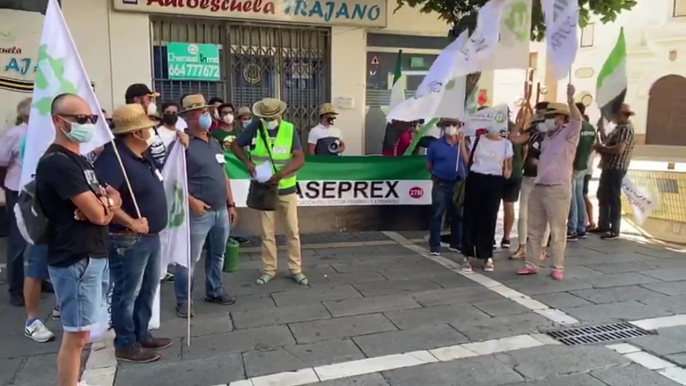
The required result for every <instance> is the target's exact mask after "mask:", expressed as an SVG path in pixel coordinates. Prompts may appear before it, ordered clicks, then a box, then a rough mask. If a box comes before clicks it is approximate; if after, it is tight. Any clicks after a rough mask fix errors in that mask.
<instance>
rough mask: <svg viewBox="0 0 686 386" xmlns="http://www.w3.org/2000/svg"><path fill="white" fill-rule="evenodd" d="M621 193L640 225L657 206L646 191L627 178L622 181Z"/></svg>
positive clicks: (655, 201)
mask: <svg viewBox="0 0 686 386" xmlns="http://www.w3.org/2000/svg"><path fill="white" fill-rule="evenodd" d="M622 191H623V192H624V194H626V198H627V200H629V203H631V206H632V207H633V209H634V210H633V212H634V218H635V219H636V222H638V223H639V224H642V223H643V222H644V221H645V220H646V219H647V218H648V217H650V214H651V213H652V212H653V209H655V207H656V206H657V200H655V199H654V198H653V197H652V195H651V194H650V193H649V192H648V191H646V190H645V189H643V188H641V187H640V186H637V185H636V184H634V183H633V181H631V180H630V179H629V177H624V179H622Z"/></svg>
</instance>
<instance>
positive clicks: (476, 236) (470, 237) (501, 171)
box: [460, 130, 512, 272]
mask: <svg viewBox="0 0 686 386" xmlns="http://www.w3.org/2000/svg"><path fill="white" fill-rule="evenodd" d="M472 142H473V145H472V146H471V149H468V148H467V145H466V144H465V141H460V146H461V147H462V149H461V150H462V151H461V154H462V157H463V158H464V160H465V162H466V163H467V165H468V170H469V172H468V174H467V181H466V185H465V197H464V218H463V221H464V222H463V227H462V254H463V255H464V257H465V258H464V262H463V264H462V270H463V271H465V272H471V271H472V266H471V264H470V262H469V258H477V259H480V260H483V261H484V270H485V271H488V272H492V271H493V270H494V269H495V265H494V264H493V240H494V237H495V224H496V221H497V219H498V208H499V207H500V199H501V198H502V194H503V186H504V184H505V180H506V179H508V178H510V175H511V174H512V143H511V142H510V141H508V140H507V139H505V138H503V137H501V136H500V133H499V131H498V130H492V131H489V132H488V133H486V134H483V135H477V137H476V139H475V140H474V141H472ZM472 152H473V153H474V154H473V155H472Z"/></svg>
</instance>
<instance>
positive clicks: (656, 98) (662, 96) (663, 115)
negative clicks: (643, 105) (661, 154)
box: [646, 75, 686, 146]
mask: <svg viewBox="0 0 686 386" xmlns="http://www.w3.org/2000/svg"><path fill="white" fill-rule="evenodd" d="M685 106H686V78H684V77H683V76H680V75H667V76H664V77H662V78H660V79H658V80H657V81H656V82H655V83H654V84H653V86H652V87H651V88H650V101H649V103H648V125H647V130H646V144H648V145H669V146H686V108H685Z"/></svg>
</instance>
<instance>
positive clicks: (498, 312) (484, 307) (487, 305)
mask: <svg viewBox="0 0 686 386" xmlns="http://www.w3.org/2000/svg"><path fill="white" fill-rule="evenodd" d="M472 305H473V306H474V307H476V308H478V309H480V310H481V311H483V312H485V313H487V314H488V315H490V316H508V315H518V314H525V313H527V312H529V309H528V308H526V307H524V306H522V305H520V304H518V303H515V302H513V301H512V300H510V299H499V300H488V301H484V302H476V303H472Z"/></svg>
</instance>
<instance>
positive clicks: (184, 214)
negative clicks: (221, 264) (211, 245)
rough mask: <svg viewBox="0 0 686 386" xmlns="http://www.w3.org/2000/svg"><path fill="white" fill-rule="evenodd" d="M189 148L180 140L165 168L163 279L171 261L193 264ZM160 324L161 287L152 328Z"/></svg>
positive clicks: (161, 271)
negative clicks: (165, 219) (165, 208)
mask: <svg viewBox="0 0 686 386" xmlns="http://www.w3.org/2000/svg"><path fill="white" fill-rule="evenodd" d="M184 150H185V148H184V147H183V145H182V144H181V143H180V142H178V141H177V142H176V143H175V144H174V146H173V148H172V150H171V152H170V153H169V156H168V157H167V161H166V162H165V164H164V168H163V169H162V180H163V184H164V195H165V199H166V200H167V211H168V217H169V219H168V222H167V227H166V228H164V230H163V231H162V232H160V246H161V248H160V256H162V258H161V259H160V274H161V276H162V277H160V279H162V278H163V277H164V276H165V274H166V273H167V267H168V266H169V265H181V266H183V267H190V261H191V229H190V218H189V211H188V177H187V175H186V155H185V152H184ZM159 327H160V289H159V287H158V288H157V293H156V294H155V298H154V300H153V306H152V317H151V318H150V328H151V329H156V328H159Z"/></svg>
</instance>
